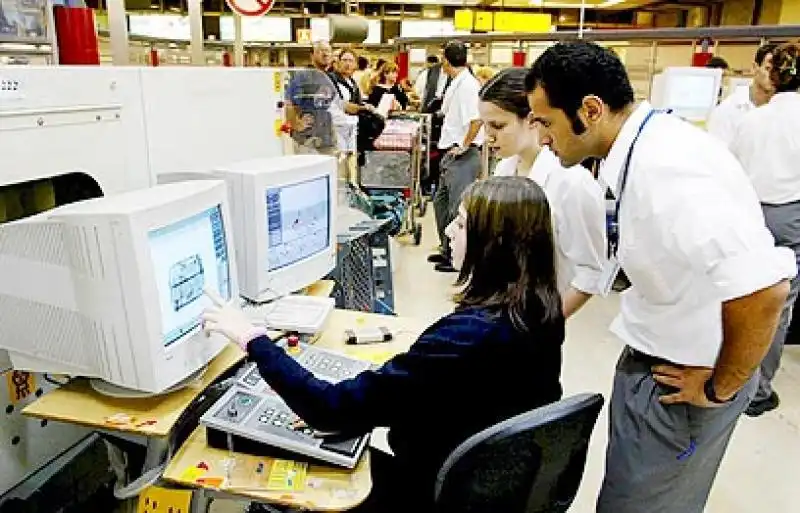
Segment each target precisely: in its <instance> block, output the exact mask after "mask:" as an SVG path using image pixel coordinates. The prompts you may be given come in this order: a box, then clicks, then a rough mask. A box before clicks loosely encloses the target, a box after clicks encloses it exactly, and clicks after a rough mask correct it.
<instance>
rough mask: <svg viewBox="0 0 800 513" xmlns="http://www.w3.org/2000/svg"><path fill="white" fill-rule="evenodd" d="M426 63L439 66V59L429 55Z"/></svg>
mask: <svg viewBox="0 0 800 513" xmlns="http://www.w3.org/2000/svg"><path fill="white" fill-rule="evenodd" d="M425 61H427V63H428V64H431V65H433V64H439V58H438V57H437V56H435V55H428V58H427V59H425Z"/></svg>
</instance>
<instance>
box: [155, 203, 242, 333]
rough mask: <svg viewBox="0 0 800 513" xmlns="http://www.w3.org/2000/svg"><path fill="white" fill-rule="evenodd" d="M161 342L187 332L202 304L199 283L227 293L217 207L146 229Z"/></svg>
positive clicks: (228, 295)
mask: <svg viewBox="0 0 800 513" xmlns="http://www.w3.org/2000/svg"><path fill="white" fill-rule="evenodd" d="M148 239H149V243H150V255H151V258H152V261H153V269H154V271H155V277H156V283H157V287H158V297H159V306H160V309H161V319H162V332H161V333H162V337H163V343H164V346H169V345H170V344H173V343H174V342H176V341H178V340H180V338H181V337H183V336H184V335H186V334H187V333H190V332H192V331H193V330H194V329H195V328H197V327H198V326H199V324H200V316H201V314H202V312H203V309H204V308H205V307H207V306H208V303H207V302H206V301H204V300H201V299H202V298H203V288H204V287H207V286H208V287H211V288H212V289H214V290H217V291H218V292H219V294H220V296H221V297H223V298H225V299H230V298H231V283H230V280H231V276H230V267H229V260H228V259H229V255H228V246H227V241H226V239H225V228H224V226H223V221H222V211H221V209H220V207H219V206H217V207H212V208H210V209H208V210H206V211H204V212H201V213H199V214H196V215H194V216H192V217H189V218H187V219H184V220H181V221H178V222H176V223H173V224H171V225H168V226H164V227H162V228H157V229H155V230H152V231H150V232H149V234H148Z"/></svg>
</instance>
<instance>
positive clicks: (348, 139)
mask: <svg viewBox="0 0 800 513" xmlns="http://www.w3.org/2000/svg"><path fill="white" fill-rule="evenodd" d="M355 69H356V54H355V52H354V51H353V50H349V49H345V50H342V51H341V53H340V54H339V69H338V72H335V73H331V75H330V77H331V80H332V81H333V83H334V84H335V86H336V93H337V94H338V95H339V97H340V98H341V99H342V101H343V102H344V109H343V111H341V112H336V111H334V114H333V124H334V126H335V127H336V134H337V140H338V148H339V152H340V158H341V159H342V160H343V161H344V162H343V166H344V167H345V169H346V174H347V180H348V181H349V183H357V165H356V160H355V156H356V153H357V152H358V145H357V141H358V122H359V116H358V115H359V113H360V112H362V111H374V109H373V108H372V106H371V105H365V104H364V103H363V101H362V100H361V91H360V90H359V88H358V84H357V83H356V81H355V79H354V78H353V75H354V73H355Z"/></svg>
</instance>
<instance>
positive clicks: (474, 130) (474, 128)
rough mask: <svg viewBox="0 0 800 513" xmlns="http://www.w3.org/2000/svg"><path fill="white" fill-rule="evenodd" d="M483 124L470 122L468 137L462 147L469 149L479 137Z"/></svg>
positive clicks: (478, 121) (477, 121) (476, 121)
mask: <svg viewBox="0 0 800 513" xmlns="http://www.w3.org/2000/svg"><path fill="white" fill-rule="evenodd" d="M482 125H483V122H482V121H480V120H475V121H470V123H469V130H467V135H466V137H464V144H463V145H462V146H463V147H464V148H467V147H469V145H470V144H472V141H474V140H475V138H476V137H477V136H478V132H479V131H480V129H481V126H482Z"/></svg>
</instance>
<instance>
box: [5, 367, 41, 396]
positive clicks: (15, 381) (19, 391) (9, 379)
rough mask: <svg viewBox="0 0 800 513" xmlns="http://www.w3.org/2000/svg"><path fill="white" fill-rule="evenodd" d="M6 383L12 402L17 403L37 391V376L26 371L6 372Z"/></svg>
mask: <svg viewBox="0 0 800 513" xmlns="http://www.w3.org/2000/svg"><path fill="white" fill-rule="evenodd" d="M6 385H7V386H8V398H9V399H10V400H11V404H17V403H18V402H20V401H22V400H23V399H27V398H28V397H29V396H30V395H32V394H34V393H35V392H36V376H34V375H33V374H31V373H30V372H25V371H9V372H7V373H6Z"/></svg>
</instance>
